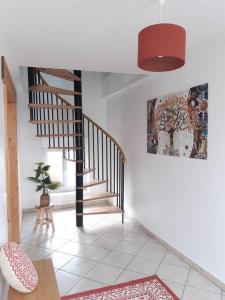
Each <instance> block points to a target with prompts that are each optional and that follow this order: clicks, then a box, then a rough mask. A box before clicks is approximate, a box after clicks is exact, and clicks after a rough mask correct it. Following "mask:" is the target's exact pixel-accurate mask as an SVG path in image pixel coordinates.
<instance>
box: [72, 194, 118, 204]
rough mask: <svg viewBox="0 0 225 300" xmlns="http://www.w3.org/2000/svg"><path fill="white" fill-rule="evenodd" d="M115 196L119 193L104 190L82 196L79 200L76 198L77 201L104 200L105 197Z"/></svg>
mask: <svg viewBox="0 0 225 300" xmlns="http://www.w3.org/2000/svg"><path fill="white" fill-rule="evenodd" d="M117 196H119V194H116V193H110V192H105V193H99V194H94V195H87V196H84V199H83V200H80V201H79V200H77V202H86V201H98V200H105V199H107V198H113V197H117Z"/></svg>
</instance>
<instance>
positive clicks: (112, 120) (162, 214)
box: [107, 44, 225, 283]
mask: <svg viewBox="0 0 225 300" xmlns="http://www.w3.org/2000/svg"><path fill="white" fill-rule="evenodd" d="M224 53H225V45H224V44H222V45H218V46H215V47H214V48H211V49H207V48H204V49H203V50H202V51H201V52H200V53H198V54H195V55H193V56H190V57H188V61H187V65H186V67H184V68H182V69H180V70H177V71H175V72H167V73H164V74H156V75H155V77H154V78H155V79H154V80H150V79H149V78H146V79H144V80H142V81H141V82H138V83H136V84H135V86H133V87H130V88H128V89H126V90H124V91H123V92H121V93H120V94H117V95H115V96H112V97H109V98H107V99H108V100H107V124H108V130H109V132H111V133H112V135H113V136H114V137H115V138H117V139H118V141H119V143H120V144H121V145H122V148H123V149H124V152H125V155H126V157H127V164H126V169H125V209H126V211H127V213H128V214H130V215H131V216H133V217H134V218H136V219H137V220H138V221H139V222H141V223H142V224H143V225H144V226H146V227H147V228H148V229H149V230H151V231H152V232H153V233H155V234H156V235H158V236H159V237H160V238H162V239H163V240H165V241H166V242H167V243H169V244H170V245H171V246H173V247H175V248H176V249H177V250H179V251H180V252H182V253H183V254H185V255H186V256H187V257H189V258H191V259H192V260H193V261H195V262H196V263H197V264H199V265H200V266H202V267H203V268H204V269H206V270H208V271H209V272H210V273H211V274H213V275H214V276H216V277H217V278H218V279H219V280H221V281H223V282H224V283H225V267H224V266H225V217H224V216H225V137H224V131H225V122H224V120H225V89H224V86H225V85H224V83H225V55H224ZM206 82H208V83H209V139H208V140H209V143H208V160H207V161H203V160H197V159H185V158H176V157H169V156H157V155H151V154H147V152H146V148H147V145H146V131H147V128H146V126H147V120H146V107H147V103H146V102H147V100H149V99H152V98H155V97H157V96H160V95H166V94H168V93H172V92H176V91H180V90H183V89H185V88H189V87H192V86H195V85H198V84H203V83H206Z"/></svg>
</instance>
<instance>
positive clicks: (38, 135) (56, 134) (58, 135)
mask: <svg viewBox="0 0 225 300" xmlns="http://www.w3.org/2000/svg"><path fill="white" fill-rule="evenodd" d="M63 136H65V137H67V136H71V137H75V136H82V134H81V133H54V134H53V133H52V134H36V137H43V138H44V137H63Z"/></svg>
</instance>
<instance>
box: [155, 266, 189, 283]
mask: <svg viewBox="0 0 225 300" xmlns="http://www.w3.org/2000/svg"><path fill="white" fill-rule="evenodd" d="M188 273H189V269H188V268H183V267H178V266H173V265H169V264H166V263H164V262H163V263H161V265H160V267H159V269H158V271H157V275H158V276H159V277H160V278H162V279H167V280H170V281H173V282H176V283H180V284H185V282H186V280H187V276H188Z"/></svg>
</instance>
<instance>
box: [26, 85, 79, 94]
mask: <svg viewBox="0 0 225 300" xmlns="http://www.w3.org/2000/svg"><path fill="white" fill-rule="evenodd" d="M29 91H34V92H43V93H52V94H61V95H68V96H74V95H81V93H79V92H77V91H73V90H66V89H61V88H57V87H55V86H48V85H42V84H38V85H33V86H31V87H30V88H29Z"/></svg>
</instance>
